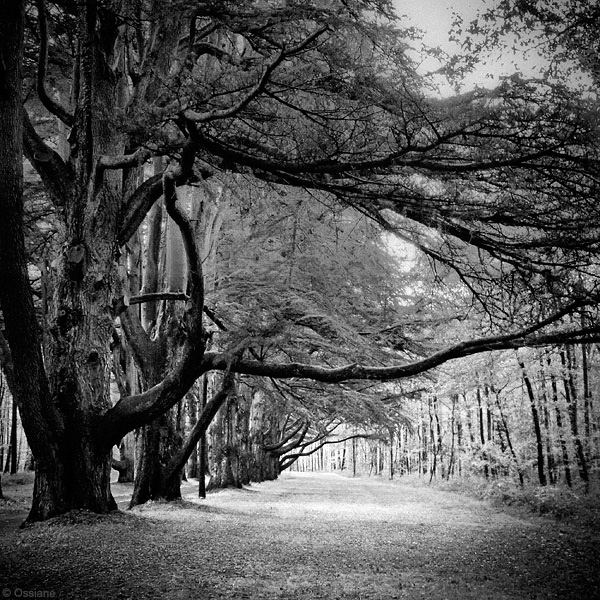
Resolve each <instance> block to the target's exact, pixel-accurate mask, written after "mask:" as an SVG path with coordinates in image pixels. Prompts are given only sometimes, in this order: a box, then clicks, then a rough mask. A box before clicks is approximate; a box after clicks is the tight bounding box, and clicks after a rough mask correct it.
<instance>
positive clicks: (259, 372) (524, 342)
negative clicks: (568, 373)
mask: <svg viewBox="0 0 600 600" xmlns="http://www.w3.org/2000/svg"><path fill="white" fill-rule="evenodd" d="M598 341H600V327H590V328H586V329H576V330H574V329H563V330H559V331H555V332H553V333H547V334H528V335H523V333H522V332H519V333H516V334H511V335H504V336H494V337H487V338H478V339H475V340H469V341H466V342H461V343H459V344H455V345H453V346H450V347H448V348H445V349H444V350H440V351H439V352H436V353H435V354H432V355H431V356H429V357H427V358H424V359H422V360H418V361H414V362H410V363H406V364H403V365H396V366H390V367H369V366H364V365H359V364H350V365H345V366H343V367H338V368H326V367H321V366H316V365H309V364H304V363H297V362H293V363H266V362H260V361H254V360H247V359H244V360H239V361H236V362H235V363H234V364H233V365H232V366H231V368H232V370H233V371H235V372H237V373H243V374H246V375H254V376H262V377H272V378H275V379H291V378H303V379H314V380H315V381H322V382H324V383H340V382H342V381H348V380H351V379H368V380H374V381H391V380H394V379H403V378H407V377H414V376H415V375H419V374H421V373H424V372H426V371H429V370H431V369H434V368H435V367H438V366H440V365H442V364H443V363H445V362H448V361H450V360H455V359H457V358H464V357H466V356H471V355H473V354H478V353H481V352H489V351H492V350H508V349H515V348H524V347H540V346H550V345H552V344H561V343H562V344H565V343H571V344H579V343H590V342H598ZM203 366H204V368H203V370H211V369H219V370H224V369H226V368H227V367H228V363H227V360H226V358H225V357H221V356H220V355H219V354H218V353H214V352H207V353H206V354H205V355H204V359H203Z"/></svg>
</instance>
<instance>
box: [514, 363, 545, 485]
mask: <svg viewBox="0 0 600 600" xmlns="http://www.w3.org/2000/svg"><path fill="white" fill-rule="evenodd" d="M519 366H520V367H521V373H522V375H523V382H524V383H525V388H526V389H527V395H528V397H529V405H530V407H531V417H532V418H533V429H534V432H535V447H536V451H537V472H538V480H539V482H540V485H546V484H547V480H546V473H545V471H544V463H545V461H544V446H543V440H542V430H541V427H540V417H539V414H538V409H537V404H536V401H535V394H534V392H533V387H532V385H531V381H530V379H529V375H528V374H527V371H526V370H525V364H524V363H523V362H522V361H519Z"/></svg>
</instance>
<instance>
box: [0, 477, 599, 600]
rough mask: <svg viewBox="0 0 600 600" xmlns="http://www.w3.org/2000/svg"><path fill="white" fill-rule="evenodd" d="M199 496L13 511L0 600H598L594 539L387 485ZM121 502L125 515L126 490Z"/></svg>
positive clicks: (327, 481) (4, 524) (187, 487)
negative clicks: (37, 512)
mask: <svg viewBox="0 0 600 600" xmlns="http://www.w3.org/2000/svg"><path fill="white" fill-rule="evenodd" d="M194 483H195V482H192V481H190V482H187V483H184V485H183V487H182V494H183V500H182V501H180V502H176V503H164V502H149V503H147V504H145V505H142V506H138V507H136V508H134V509H133V510H130V511H123V512H118V513H112V514H109V515H96V514H93V513H90V512H86V511H75V512H72V513H68V514H66V515H63V516H59V517H56V518H54V519H50V520H48V521H46V522H43V523H36V524H33V525H31V526H29V527H26V528H24V529H19V528H18V525H19V522H20V521H22V520H23V519H24V518H25V516H26V514H27V511H26V509H27V507H26V506H25V505H24V504H23V503H19V502H16V501H15V502H13V503H12V509H11V508H10V503H4V504H3V506H2V507H1V508H0V532H1V534H2V535H1V536H0V540H1V541H0V544H1V550H0V573H1V574H2V577H1V580H0V584H1V585H0V588H1V589H2V590H3V591H2V595H3V598H17V597H23V598H24V597H27V596H26V592H27V593H30V594H34V593H35V594H38V595H36V596H34V595H30V596H28V597H53V598H78V599H92V598H111V599H112V598H115V599H116V598H132V599H133V598H135V599H136V600H139V599H145V598H161V599H185V598H202V599H207V600H208V599H211V598H230V599H233V598H235V599H242V598H253V599H254V598H256V599H258V598H261V599H262V598H265V599H272V598H273V599H276V598H281V599H283V598H286V599H303V600H309V599H311V600H312V599H315V598H327V599H334V598H340V599H341V598H344V599H345V598H348V599H350V598H353V599H357V600H358V599H359V598H361V599H375V598H380V599H388V598H407V599H417V598H427V599H431V600H438V599H456V600H458V599H460V600H470V599H472V600H484V599H489V600H500V599H502V600H508V599H514V600H517V599H518V600H523V599H529V598H531V599H533V598H537V599H551V598H556V599H560V600H569V599H572V600H583V599H585V600H592V599H594V598H600V569H599V568H598V567H599V566H600V532H599V531H598V529H597V528H596V529H594V528H590V527H581V526H578V525H576V524H573V523H567V522H562V523H557V522H555V521H554V520H553V519H550V518H548V517H539V516H533V515H532V514H526V513H525V512H517V511H514V510H511V511H507V510H503V509H499V508H498V507H496V506H492V504H491V503H489V502H487V501H482V500H477V499H474V498H471V497H468V496H466V495H463V494H458V493H455V492H451V491H443V490H440V489H439V488H435V487H430V486H427V485H415V484H413V483H403V482H402V481H400V482H393V483H392V482H389V481H386V480H385V479H380V478H357V479H351V478H346V477H341V476H339V475H336V474H331V473H321V474H301V473H290V474H284V475H283V476H282V477H281V478H280V479H279V480H278V481H270V482H265V483H261V484H253V485H252V486H249V487H245V488H242V489H227V490H220V491H218V492H215V493H211V494H209V495H208V497H207V499H206V500H198V498H197V487H196V486H195V485H194ZM18 490H20V493H23V492H25V491H29V492H30V491H31V487H30V486H18V488H17V487H15V488H13V489H11V488H10V487H7V489H6V491H7V495H11V493H13V491H14V492H15V493H19V492H18ZM113 493H114V495H115V498H116V500H117V502H118V504H119V507H120V508H125V506H126V504H127V502H128V499H129V498H128V496H129V495H130V494H131V485H130V484H127V485H125V484H113ZM11 511H12V512H11ZM44 593H45V594H46V595H42V594H44ZM19 594H20V595H19Z"/></svg>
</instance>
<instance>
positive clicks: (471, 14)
mask: <svg viewBox="0 0 600 600" xmlns="http://www.w3.org/2000/svg"><path fill="white" fill-rule="evenodd" d="M394 4H395V6H396V12H397V14H398V15H407V17H408V18H409V21H401V22H400V25H401V26H402V25H404V24H407V25H408V24H411V25H414V26H416V27H418V28H420V29H422V30H423V32H424V42H425V43H426V44H428V45H430V46H440V47H442V48H443V49H444V50H445V51H446V52H449V53H453V52H457V53H458V52H460V48H459V46H458V45H457V44H456V43H453V42H450V41H449V33H448V32H449V31H450V29H451V27H452V21H453V13H454V12H456V13H458V14H460V15H461V16H462V18H463V20H464V22H465V23H469V22H470V21H472V20H473V19H475V18H476V17H477V12H478V10H481V9H482V8H484V7H485V6H486V2H485V0H394ZM488 4H489V3H488ZM482 60H483V61H485V64H482V65H481V66H480V68H478V69H477V70H476V72H475V73H473V74H472V75H471V76H469V78H468V79H467V81H466V83H465V88H466V89H469V88H472V87H474V86H475V85H481V86H485V87H494V86H496V85H498V83H499V81H500V78H501V77H506V76H509V75H512V74H514V73H515V72H516V71H517V70H518V71H520V72H521V73H522V74H523V75H524V76H533V75H534V74H535V71H536V66H539V65H538V63H539V60H540V59H539V57H534V56H531V55H529V57H528V58H527V59H524V58H523V57H519V58H516V57H514V56H513V55H509V54H508V53H506V52H505V53H504V54H502V53H501V52H500V51H498V50H496V51H495V53H492V54H491V55H490V56H489V57H482ZM515 61H516V62H517V66H515V64H514V63H515ZM439 66H440V65H439V63H435V62H433V61H432V60H430V61H429V62H427V63H424V64H423V65H422V66H421V70H422V72H423V73H425V72H427V71H434V70H435V69H436V68H439ZM447 92H448V93H451V91H450V88H448V90H447Z"/></svg>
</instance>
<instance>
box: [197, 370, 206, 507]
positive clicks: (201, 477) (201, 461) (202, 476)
mask: <svg viewBox="0 0 600 600" xmlns="http://www.w3.org/2000/svg"><path fill="white" fill-rule="evenodd" d="M207 401H208V375H204V377H203V378H202V393H201V396H200V410H201V412H203V411H204V410H205V408H206V403H207ZM198 471H199V473H198V496H199V497H200V498H206V476H207V475H208V448H207V439H206V430H204V432H203V433H202V435H201V436H200V441H199V452H198Z"/></svg>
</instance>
